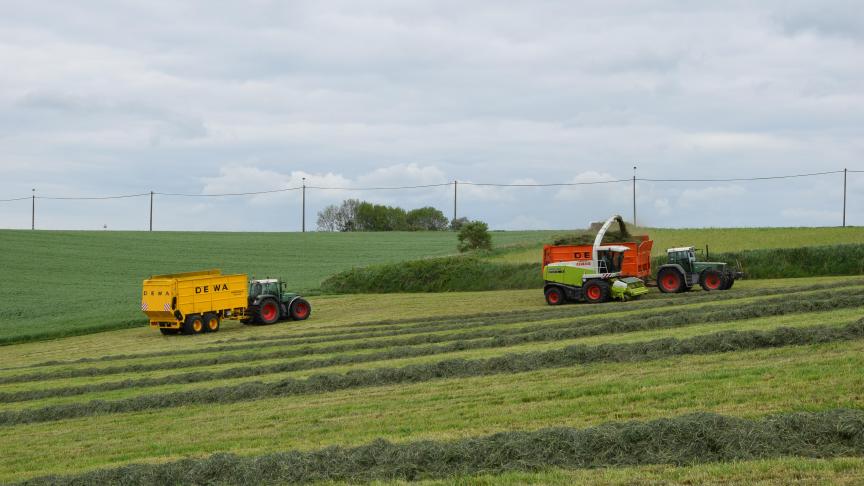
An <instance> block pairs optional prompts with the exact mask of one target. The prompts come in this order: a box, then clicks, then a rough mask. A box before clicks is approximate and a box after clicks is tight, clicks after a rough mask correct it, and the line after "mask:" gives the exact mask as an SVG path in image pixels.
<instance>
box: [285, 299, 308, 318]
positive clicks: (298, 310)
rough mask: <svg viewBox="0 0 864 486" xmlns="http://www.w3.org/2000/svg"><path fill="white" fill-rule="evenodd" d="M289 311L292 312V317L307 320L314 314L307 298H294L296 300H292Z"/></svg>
mask: <svg viewBox="0 0 864 486" xmlns="http://www.w3.org/2000/svg"><path fill="white" fill-rule="evenodd" d="M289 313H290V314H291V319H294V320H295V321H305V320H306V319H309V315H310V314H312V306H311V305H309V302H307V301H306V299H294V302H291V308H290V309H289Z"/></svg>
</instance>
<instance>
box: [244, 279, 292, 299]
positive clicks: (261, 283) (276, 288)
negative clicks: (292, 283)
mask: <svg viewBox="0 0 864 486" xmlns="http://www.w3.org/2000/svg"><path fill="white" fill-rule="evenodd" d="M283 286H284V284H283V283H282V282H280V281H279V280H277V279H275V278H268V279H263V280H252V281H251V282H249V298H252V299H254V298H255V297H258V296H261V295H279V294H281V293H282V287H283Z"/></svg>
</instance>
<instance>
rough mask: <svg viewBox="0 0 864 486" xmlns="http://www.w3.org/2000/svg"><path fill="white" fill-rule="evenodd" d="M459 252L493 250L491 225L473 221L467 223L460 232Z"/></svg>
mask: <svg viewBox="0 0 864 486" xmlns="http://www.w3.org/2000/svg"><path fill="white" fill-rule="evenodd" d="M458 248H459V251H460V252H463V253H464V252H466V251H470V250H491V249H492V236H491V235H490V234H489V225H487V224H486V223H484V222H483V221H471V222H470V223H465V224H464V225H463V226H462V228H461V229H460V230H459V246H458Z"/></svg>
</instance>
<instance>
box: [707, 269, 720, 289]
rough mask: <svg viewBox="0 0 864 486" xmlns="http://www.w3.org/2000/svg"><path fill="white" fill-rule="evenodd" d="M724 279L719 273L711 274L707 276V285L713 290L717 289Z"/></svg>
mask: <svg viewBox="0 0 864 486" xmlns="http://www.w3.org/2000/svg"><path fill="white" fill-rule="evenodd" d="M721 282H722V280H721V279H720V276H719V275H715V274H713V273H712V274H710V275H706V276H705V286H706V287H708V288H709V289H711V290H717V289H719V288H720V284H721Z"/></svg>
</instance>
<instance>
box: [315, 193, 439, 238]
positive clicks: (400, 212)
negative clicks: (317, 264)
mask: <svg viewBox="0 0 864 486" xmlns="http://www.w3.org/2000/svg"><path fill="white" fill-rule="evenodd" d="M447 224H448V221H447V217H446V216H444V213H442V212H441V211H440V210H438V209H435V208H433V207H430V206H426V207H422V208H417V209H412V210H410V211H405V210H404V209H402V208H400V207H394V206H384V205H381V204H372V203H370V202H365V201H359V200H357V199H346V200H345V201H342V204H340V205H338V206H337V205H330V206H327V207H326V208H324V209H323V210H321V211H319V212H318V230H319V231H443V230H446V229H447Z"/></svg>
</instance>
